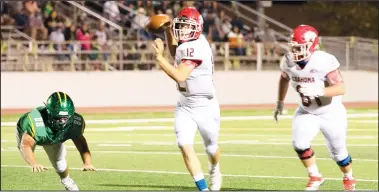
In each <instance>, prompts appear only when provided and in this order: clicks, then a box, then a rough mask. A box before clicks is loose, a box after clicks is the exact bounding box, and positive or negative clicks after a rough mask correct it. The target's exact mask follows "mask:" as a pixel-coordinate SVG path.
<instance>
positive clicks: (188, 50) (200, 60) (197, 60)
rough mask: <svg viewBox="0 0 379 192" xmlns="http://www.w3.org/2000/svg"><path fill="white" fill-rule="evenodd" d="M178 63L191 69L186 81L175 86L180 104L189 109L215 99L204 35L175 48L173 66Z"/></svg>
mask: <svg viewBox="0 0 379 192" xmlns="http://www.w3.org/2000/svg"><path fill="white" fill-rule="evenodd" d="M180 63H185V64H186V65H188V66H190V67H193V71H192V72H191V74H190V75H189V76H188V77H187V79H186V81H185V82H183V83H179V84H178V85H177V86H178V90H179V92H180V103H181V104H183V105H187V106H191V107H197V106H205V105H207V104H208V103H209V100H211V99H213V98H215V88H214V85H213V70H214V68H213V67H214V65H213V54H212V49H211V47H210V45H209V43H208V40H207V39H206V38H205V36H204V35H200V37H199V38H198V39H196V40H193V41H189V42H185V43H182V44H180V45H179V46H178V47H177V48H176V54H175V66H177V65H179V64H180Z"/></svg>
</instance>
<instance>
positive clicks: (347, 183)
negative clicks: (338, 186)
mask: <svg viewBox="0 0 379 192" xmlns="http://www.w3.org/2000/svg"><path fill="white" fill-rule="evenodd" d="M356 182H357V181H356V180H355V179H354V178H353V177H352V178H348V177H344V178H343V186H344V189H345V191H354V190H355V183H356Z"/></svg>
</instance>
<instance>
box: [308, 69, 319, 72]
mask: <svg viewBox="0 0 379 192" xmlns="http://www.w3.org/2000/svg"><path fill="white" fill-rule="evenodd" d="M316 72H317V71H316V69H311V70H310V71H309V73H316Z"/></svg>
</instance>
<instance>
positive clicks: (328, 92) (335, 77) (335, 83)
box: [324, 69, 345, 97]
mask: <svg viewBox="0 0 379 192" xmlns="http://www.w3.org/2000/svg"><path fill="white" fill-rule="evenodd" d="M326 79H327V81H328V83H329V85H330V86H329V87H325V89H324V96H325V97H333V96H337V95H343V94H345V84H344V82H343V78H342V75H341V73H340V71H339V70H338V69H336V70H334V71H332V72H330V73H328V74H327V75H326Z"/></svg>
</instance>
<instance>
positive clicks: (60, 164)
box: [55, 159, 67, 173]
mask: <svg viewBox="0 0 379 192" xmlns="http://www.w3.org/2000/svg"><path fill="white" fill-rule="evenodd" d="M56 163H57V165H56V168H55V169H56V171H57V172H58V173H63V172H64V171H66V169H67V161H66V159H61V160H58V161H57V162H56Z"/></svg>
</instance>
